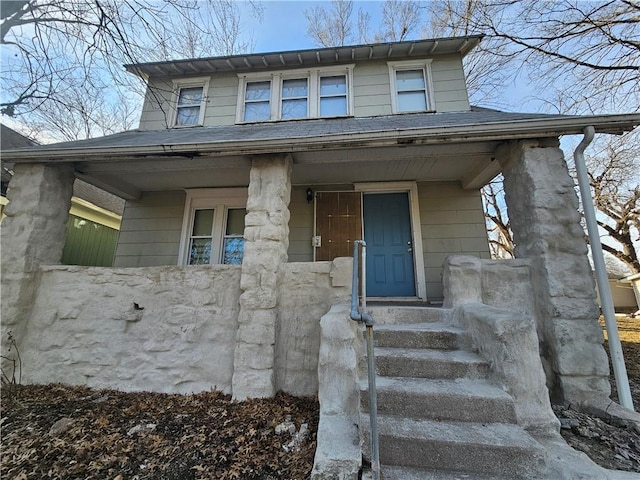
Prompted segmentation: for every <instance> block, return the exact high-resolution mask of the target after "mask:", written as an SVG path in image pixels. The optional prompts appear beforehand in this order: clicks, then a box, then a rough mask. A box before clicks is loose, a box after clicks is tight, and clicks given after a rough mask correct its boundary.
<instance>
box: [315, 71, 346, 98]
mask: <svg viewBox="0 0 640 480" xmlns="http://www.w3.org/2000/svg"><path fill="white" fill-rule="evenodd" d="M346 93H347V77H345V76H344V75H340V76H337V77H322V78H320V96H325V95H345V94H346Z"/></svg>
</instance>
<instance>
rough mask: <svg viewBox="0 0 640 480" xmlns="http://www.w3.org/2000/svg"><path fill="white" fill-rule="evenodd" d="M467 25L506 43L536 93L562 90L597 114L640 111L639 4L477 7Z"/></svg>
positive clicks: (527, 1)
mask: <svg viewBox="0 0 640 480" xmlns="http://www.w3.org/2000/svg"><path fill="white" fill-rule="evenodd" d="M478 4H480V5H481V6H482V8H479V9H478V10H476V11H474V13H473V15H472V16H471V18H472V21H471V25H472V26H473V27H474V28H475V29H477V30H478V31H480V32H484V33H486V34H487V35H489V36H490V37H491V38H497V39H502V40H506V41H508V42H509V45H510V51H509V53H508V54H509V55H510V56H511V58H515V59H517V60H518V61H520V62H521V63H522V64H523V65H525V66H527V67H528V72H529V75H530V77H531V78H532V79H533V80H534V81H535V82H536V84H537V86H538V87H539V89H544V90H545V91H550V92H554V91H557V90H558V89H562V91H563V94H564V95H565V96H568V97H571V98H572V99H574V101H573V104H574V107H573V110H574V111H575V112H580V111H582V109H583V107H584V104H585V102H588V103H592V104H593V103H594V102H597V103H598V104H599V109H600V111H612V110H615V109H617V108H622V107H624V108H627V109H628V108H629V106H631V108H632V109H634V110H637V109H638V108H640V3H639V2H636V1H630V0H609V1H593V2H587V1H577V0H557V1H554V2H540V1H537V0H518V1H506V2H505V1H503V0H494V1H487V2H478Z"/></svg>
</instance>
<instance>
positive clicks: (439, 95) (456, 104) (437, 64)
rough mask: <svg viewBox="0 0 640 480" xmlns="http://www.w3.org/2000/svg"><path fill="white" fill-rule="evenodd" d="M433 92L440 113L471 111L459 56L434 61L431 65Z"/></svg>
mask: <svg viewBox="0 0 640 480" xmlns="http://www.w3.org/2000/svg"><path fill="white" fill-rule="evenodd" d="M431 74H432V77H433V91H434V95H435V100H436V110H437V111H438V112H461V111H465V110H469V108H470V107H469V97H468V95H467V85H466V82H465V78H464V70H463V68H462V59H461V58H460V57H459V56H448V57H443V58H439V59H437V60H434V61H433V63H432V64H431Z"/></svg>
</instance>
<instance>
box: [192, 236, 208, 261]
mask: <svg viewBox="0 0 640 480" xmlns="http://www.w3.org/2000/svg"><path fill="white" fill-rule="evenodd" d="M210 263H211V239H210V238H194V239H192V240H191V249H190V253H189V265H209V264H210Z"/></svg>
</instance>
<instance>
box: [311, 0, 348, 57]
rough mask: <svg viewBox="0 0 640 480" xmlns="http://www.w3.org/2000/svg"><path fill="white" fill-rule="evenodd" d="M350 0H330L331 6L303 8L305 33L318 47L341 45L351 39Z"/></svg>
mask: <svg viewBox="0 0 640 480" xmlns="http://www.w3.org/2000/svg"><path fill="white" fill-rule="evenodd" d="M352 13H353V1H352V0H332V1H331V7H330V8H325V7H313V8H311V9H309V10H305V12H304V16H305V17H306V19H307V35H308V36H309V37H310V38H311V39H313V41H314V42H315V43H316V44H317V45H318V46H320V47H336V46H343V45H345V44H346V43H348V42H350V41H352V38H353V37H352V34H353V26H352V21H351V14H352Z"/></svg>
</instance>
